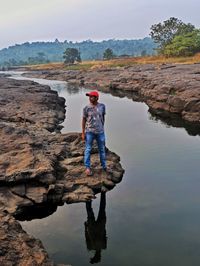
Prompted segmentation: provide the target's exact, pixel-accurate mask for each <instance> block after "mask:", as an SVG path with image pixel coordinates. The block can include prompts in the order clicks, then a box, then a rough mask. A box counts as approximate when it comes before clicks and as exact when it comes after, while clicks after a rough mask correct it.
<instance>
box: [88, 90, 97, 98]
mask: <svg viewBox="0 0 200 266" xmlns="http://www.w3.org/2000/svg"><path fill="white" fill-rule="evenodd" d="M86 96H89V97H90V96H95V97H98V98H99V93H98V91H90V92H87V93H86Z"/></svg>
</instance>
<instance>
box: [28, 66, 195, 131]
mask: <svg viewBox="0 0 200 266" xmlns="http://www.w3.org/2000/svg"><path fill="white" fill-rule="evenodd" d="M25 75H28V76H32V77H33V76H34V77H40V78H47V79H57V80H63V81H68V82H71V83H76V84H81V85H84V86H91V87H92V88H94V87H95V86H98V88H99V89H101V90H102V91H105V92H109V93H112V94H114V95H115V94H116V93H117V94H118V95H119V96H122V97H123V96H127V95H128V96H129V98H132V99H133V100H135V101H144V102H145V103H146V104H147V105H148V106H149V108H150V111H151V112H152V113H153V114H156V115H158V116H161V117H164V118H166V117H170V116H171V115H172V116H173V115H177V116H178V117H179V118H181V119H183V121H186V122H188V123H192V124H195V125H197V126H200V64H190V65H187V64H182V65H181V64H177V65H176V64H171V65H170V64H160V65H153V64H141V65H140V64H136V65H134V66H126V67H120V68H111V67H110V68H105V67H101V68H98V69H90V70H87V71H86V70H68V71H67V70H56V71H54V70H44V71H32V72H30V73H27V74H25Z"/></svg>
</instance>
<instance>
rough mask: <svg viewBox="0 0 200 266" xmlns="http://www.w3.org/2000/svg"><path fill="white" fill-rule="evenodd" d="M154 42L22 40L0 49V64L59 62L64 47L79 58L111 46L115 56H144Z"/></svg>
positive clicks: (91, 56) (90, 56)
mask: <svg viewBox="0 0 200 266" xmlns="http://www.w3.org/2000/svg"><path fill="white" fill-rule="evenodd" d="M155 47H156V46H155V43H154V42H153V40H152V39H151V38H148V37H146V38H144V39H139V40H104V41H101V42H93V41H91V40H86V41H82V42H72V41H64V42H60V41H58V40H57V39H56V40H55V41H54V42H32V43H29V42H26V43H23V44H16V45H14V46H10V47H8V48H4V49H2V50H0V66H13V65H24V64H34V63H35V64H38V63H46V62H62V61H63V52H64V51H65V49H66V48H77V49H79V51H80V53H81V58H82V60H93V59H102V58H103V53H104V51H105V49H107V48H111V49H112V50H113V52H114V54H115V55H116V56H126V55H127V56H140V55H142V56H144V55H152V54H154V53H155V52H154V48H155Z"/></svg>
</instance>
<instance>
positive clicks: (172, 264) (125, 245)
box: [14, 74, 200, 266]
mask: <svg viewBox="0 0 200 266" xmlns="http://www.w3.org/2000/svg"><path fill="white" fill-rule="evenodd" d="M14 77H15V78H20V79H25V78H21V77H19V75H17V74H15V75H14ZM31 80H34V81H37V82H39V83H41V84H48V85H49V86H50V87H51V88H52V89H53V90H57V91H58V93H59V95H60V96H62V97H65V99H66V105H67V107H66V109H67V112H66V119H65V121H64V123H63V126H64V128H63V130H62V132H71V131H79V132H80V131H81V115H82V109H83V107H84V106H85V105H86V104H87V101H88V98H87V97H86V96H85V91H87V90H86V89H84V88H75V87H69V86H68V85H67V83H65V82H61V81H49V80H42V79H31ZM100 102H103V103H105V105H106V108H107V114H106V136H107V146H108V147H109V149H110V150H112V151H114V152H116V153H117V154H118V155H119V156H120V157H121V163H122V166H123V168H124V169H125V174H124V177H123V180H122V182H121V183H120V184H118V185H117V186H116V187H115V188H114V189H113V190H112V191H110V192H108V193H107V194H106V208H105V212H106V219H105V217H103V219H99V220H97V214H98V211H99V204H100V197H99V196H98V198H97V199H96V200H94V201H93V203H92V204H93V211H94V214H95V216H96V221H95V222H93V225H92V229H91V228H89V229H88V224H89V222H88V223H85V222H86V221H87V211H86V207H85V204H83V203H82V204H72V205H66V204H65V205H64V206H62V207H58V209H57V211H56V212H55V213H54V214H52V215H51V216H48V217H46V218H43V219H35V220H32V221H29V222H22V226H23V228H24V229H25V230H26V231H27V232H28V233H30V234H32V235H33V236H35V237H36V238H39V239H41V241H42V242H43V245H44V246H45V248H46V250H47V252H48V253H49V255H50V257H51V258H52V259H53V260H54V261H55V263H63V264H71V265H73V266H85V265H90V264H91V263H97V264H98V265H115V266H119V265H120V266H122V265H123V266H132V265H133V266H150V265H151V266H177V265H181V266H197V265H198V266H199V265H200V137H199V136H190V135H189V134H188V133H187V131H186V130H185V129H184V128H175V127H170V126H168V125H166V124H165V123H163V122H161V121H158V120H156V119H154V118H153V117H152V116H151V115H150V114H149V113H148V107H147V106H146V105H145V104H143V103H137V102H133V101H132V100H130V99H128V98H126V97H124V98H119V97H114V96H112V95H110V94H104V93H101V94H100ZM100 216H101V215H100ZM100 220H101V221H100ZM87 230H90V232H89V233H91V232H97V230H98V233H93V235H91V236H90V237H91V238H90V239H88V234H87V232H88V231H87ZM92 230H93V231H92ZM95 230H96V231H95ZM94 234H96V235H94Z"/></svg>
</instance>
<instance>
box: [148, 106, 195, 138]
mask: <svg viewBox="0 0 200 266" xmlns="http://www.w3.org/2000/svg"><path fill="white" fill-rule="evenodd" d="M148 111H149V113H150V116H149V118H150V119H151V120H154V121H161V122H163V123H164V124H165V125H168V126H172V127H177V128H184V129H185V130H186V131H187V133H188V134H189V135H190V136H197V135H200V125H199V124H197V123H190V122H187V121H185V120H183V119H181V118H180V116H179V115H176V114H171V113H169V112H162V111H160V112H161V113H160V112H155V110H151V109H149V110H148Z"/></svg>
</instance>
